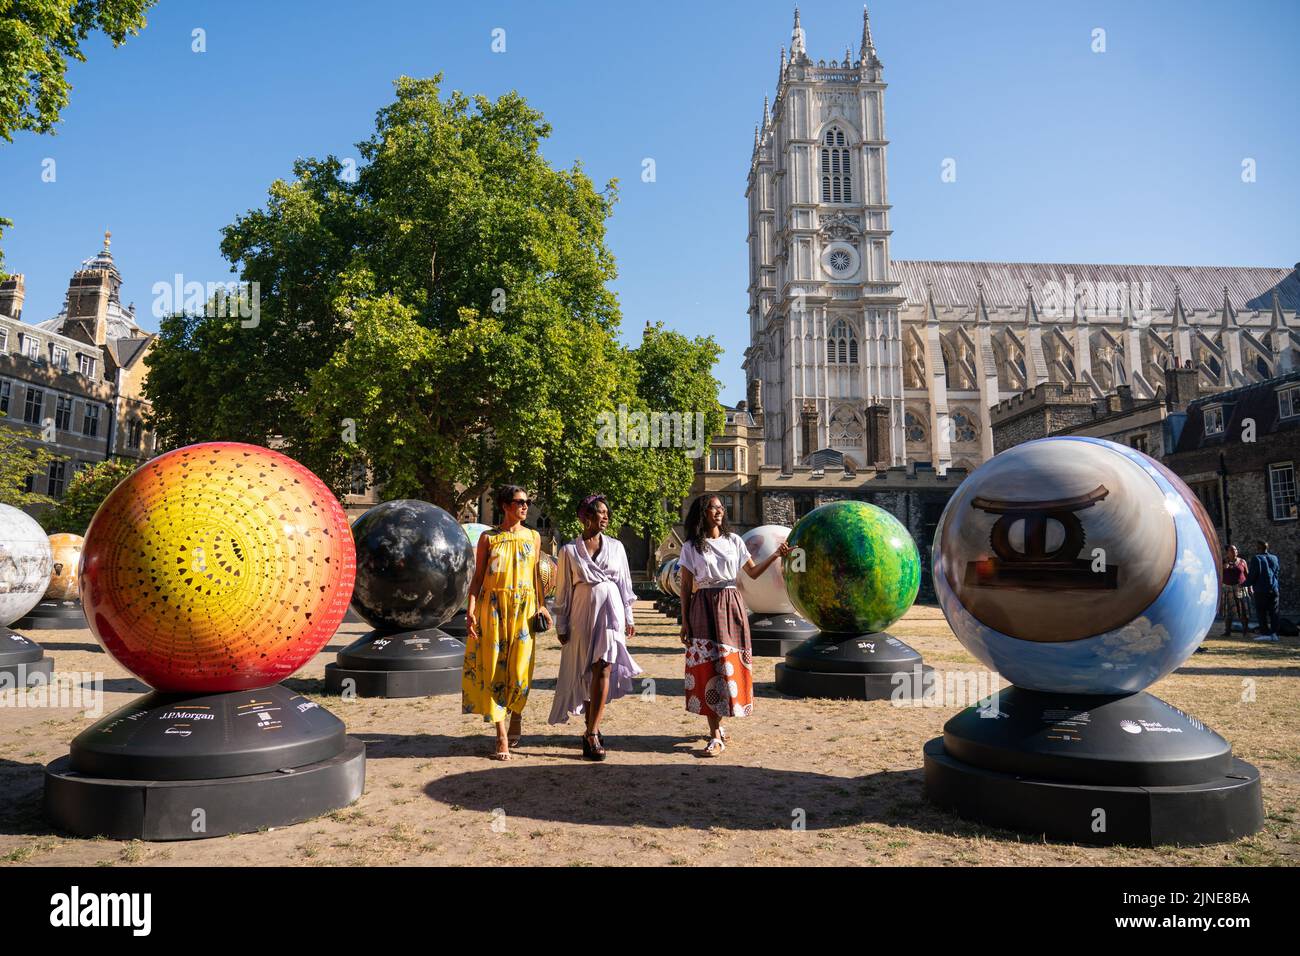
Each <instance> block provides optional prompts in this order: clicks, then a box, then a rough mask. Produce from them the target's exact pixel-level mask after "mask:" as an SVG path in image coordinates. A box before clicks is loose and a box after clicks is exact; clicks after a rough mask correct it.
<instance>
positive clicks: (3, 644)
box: [0, 504, 81, 689]
mask: <svg viewBox="0 0 1300 956" xmlns="http://www.w3.org/2000/svg"><path fill="white" fill-rule="evenodd" d="M53 566H54V558H53V554H52V552H51V548H50V539H49V537H48V536H47V535H46V534H45V531H44V530H43V529H42V528H41V526H40V525H39V524H38V523H37V522H36V519H35V518H33V517H32V516H31V515H29V514H27V513H26V512H25V511H20V510H19V509H17V508H15V507H14V506H13V505H6V504H0V689H6V688H18V687H30V686H32V685H34V684H37V683H40V682H42V681H46V680H48V679H49V676H50V674H51V672H52V671H53V670H54V661H53V659H52V658H48V657H46V656H45V652H44V651H43V650H42V649H41V647H40V645H39V644H37V643H36V642H35V641H32V640H30V639H28V638H26V637H24V636H23V635H22V634H18V633H16V632H15V631H11V630H9V629H8V627H6V626H5V625H8V624H13V625H14V627H17V628H20V629H22V630H26V629H27V628H26V625H27V624H28V623H29V621H28V617H27V615H28V614H29V613H30V612H31V610H32V608H34V607H35V606H36V605H37V604H38V603H40V600H41V597H42V595H44V594H45V591H46V589H47V588H48V587H49V583H50V576H51V573H52V571H53ZM18 621H21V622H22V623H21V624H19V623H15V622H18ZM73 626H74V627H80V626H81V625H80V624H77V625H73Z"/></svg>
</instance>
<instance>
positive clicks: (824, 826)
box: [0, 602, 1300, 866]
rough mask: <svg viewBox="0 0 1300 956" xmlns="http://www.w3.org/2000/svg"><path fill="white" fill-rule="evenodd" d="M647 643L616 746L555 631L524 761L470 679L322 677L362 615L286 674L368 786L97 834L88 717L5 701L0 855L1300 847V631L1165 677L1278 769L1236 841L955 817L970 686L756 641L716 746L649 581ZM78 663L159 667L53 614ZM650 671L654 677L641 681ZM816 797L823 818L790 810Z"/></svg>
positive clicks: (225, 861) (872, 860)
mask: <svg viewBox="0 0 1300 956" xmlns="http://www.w3.org/2000/svg"><path fill="white" fill-rule="evenodd" d="M638 613H639V620H640V621H641V625H642V626H641V629H640V631H639V633H638V634H637V636H636V638H635V639H634V640H633V641H632V648H633V655H634V656H635V657H636V659H637V661H638V662H639V663H640V664H641V666H642V668H643V669H644V670H645V672H646V675H645V676H646V677H649V678H653V679H654V682H653V693H650V690H651V688H650V685H645V692H644V693H642V694H641V695H639V696H635V697H631V698H627V699H624V700H622V701H619V702H617V703H615V704H613V705H611V707H610V709H609V713H608V717H607V719H606V721H605V726H604V731H605V735H606V738H607V740H608V744H609V748H610V757H609V759H608V761H606V762H605V763H603V764H591V763H587V762H584V761H583V760H582V759H581V749H580V743H579V737H578V734H579V732H580V729H579V725H578V723H577V722H576V721H575V722H571V723H570V724H569V725H567V726H564V727H549V726H547V725H546V723H545V719H546V715H547V713H548V712H549V710H550V705H551V696H552V688H553V687H554V675H555V673H556V671H557V668H558V663H559V648H558V645H557V644H556V642H555V641H554V638H553V636H552V637H551V638H550V639H544V640H543V645H544V646H543V648H542V651H541V653H540V657H539V659H538V662H537V672H536V677H537V681H536V686H535V689H534V691H533V695H532V699H531V700H530V702H529V707H528V711H527V713H526V714H525V722H524V734H525V735H524V740H523V744H522V746H521V747H520V749H519V751H518V752H517V754H516V756H515V758H514V759H513V760H512V761H510V762H509V763H495V762H492V761H489V760H488V759H486V754H487V753H488V752H489V750H490V746H491V744H490V739H489V736H488V732H487V730H486V729H485V727H484V725H483V724H482V723H481V722H480V721H479V720H478V719H477V718H473V717H465V716H462V715H461V713H460V700H459V697H451V696H444V697H436V698H427V699H418V700H357V701H353V702H344V701H340V700H338V699H336V698H328V697H324V696H321V695H320V690H321V676H322V673H323V668H324V666H325V664H326V663H327V662H329V661H330V660H332V659H333V656H334V653H335V652H336V651H338V650H339V649H340V648H341V647H342V646H344V645H345V644H347V643H349V642H350V641H351V640H352V639H353V637H354V636H355V635H357V634H359V633H361V632H362V631H363V630H364V627H363V626H361V625H350V624H345V625H344V627H343V629H342V630H341V631H340V632H339V635H338V637H336V638H335V640H334V641H333V642H331V644H330V646H329V647H328V648H326V649H325V651H323V652H322V653H321V654H320V655H318V656H317V657H316V659H315V660H314V661H312V663H311V664H309V665H308V666H307V667H305V668H303V670H302V671H300V672H299V673H298V675H297V676H296V677H295V678H294V679H292V680H291V681H289V682H288V683H289V684H290V686H293V687H294V688H295V689H298V690H300V691H302V692H305V693H307V694H309V695H311V696H313V697H315V698H316V699H318V700H319V701H320V702H321V703H322V704H324V705H325V706H327V707H329V708H330V709H331V710H332V711H333V712H334V713H336V714H338V715H339V716H340V717H342V718H343V719H344V720H345V721H346V722H347V725H348V730H349V732H350V733H351V734H353V735H354V736H356V737H359V738H361V739H362V740H364V741H365V742H366V745H367V754H368V761H367V778H366V790H365V794H364V795H363V796H362V797H361V799H360V800H359V801H358V802H357V803H356V804H354V805H353V806H351V807H347V808H345V809H342V810H339V811H336V812H335V813H332V814H329V815H328V816H326V817H322V818H319V819H315V820H311V821H308V822H305V823H301V824H298V825H296V826H292V827H287V828H282V829H276V830H272V831H268V832H263V833H251V834H244V835H238V836H230V837H221V838H215V839H209V840H198V841H192V842H185V843H165V844H163V843H154V844H146V843H140V842H130V843H123V842H117V841H112V840H103V839H97V840H84V839H77V838H71V837H68V836H65V835H63V834H61V833H59V832H57V831H55V830H53V829H52V828H51V827H50V826H49V825H48V824H47V823H46V822H45V821H44V820H43V819H42V817H41V811H40V801H41V767H42V765H44V764H45V763H48V762H49V761H51V760H53V759H55V758H56V757H59V756H61V755H63V754H64V753H66V751H67V746H68V741H70V740H71V739H72V737H73V736H75V735H76V734H77V733H78V732H79V731H80V730H82V729H83V728H84V727H85V726H87V720H86V718H85V717H83V716H82V714H81V713H80V712H79V711H77V710H73V709H70V708H68V709H49V708H46V709H32V708H19V707H15V706H14V701H13V698H12V695H10V697H9V699H7V700H4V701H3V704H4V706H0V863H3V864H6V865H45V866H121V865H144V866H147V865H151V864H168V865H187V864H198V865H204V866H213V865H253V864H258V865H268V864H271V865H274V864H299V865H313V866H347V865H353V864H360V865H385V866H387V865H398V864H456V865H490V864H501V863H528V864H541V865H564V866H591V865H602V864H642V865H670V866H692V865H714V866H744V865H750V864H775V865H804V866H806V865H843V864H902V865H925V866H944V865H954V864H964V865H987V864H998V865H1021V864H1030V865H1035V864H1048V865H1056V864H1062V865H1070V864H1087V865H1100V866H1113V865H1124V864H1134V865H1137V864H1145V865H1152V864H1154V865H1178V866H1184V865H1211V864H1228V865H1250V866H1254V865H1294V864H1296V863H1297V862H1300V830H1298V829H1297V827H1296V818H1297V816H1298V815H1300V738H1298V736H1297V731H1298V730H1300V650H1297V648H1295V647H1288V646H1286V645H1272V646H1268V645H1258V644H1251V643H1245V642H1242V641H1221V640H1211V641H1209V642H1208V644H1207V647H1208V648H1209V651H1208V653H1205V654H1197V655H1195V656H1193V657H1192V659H1191V660H1189V661H1188V662H1187V663H1186V665H1184V666H1183V667H1182V668H1181V669H1180V670H1178V671H1177V672H1176V673H1175V674H1172V675H1170V676H1169V677H1168V678H1166V679H1165V680H1163V681H1161V682H1160V683H1159V684H1157V685H1156V686H1155V687H1154V688H1152V690H1153V692H1154V693H1156V694H1157V695H1159V696H1160V697H1162V698H1164V699H1165V700H1167V701H1168V702H1169V703H1171V704H1173V705H1174V706H1176V707H1179V708H1181V709H1183V710H1186V711H1188V712H1189V713H1192V714H1193V715H1195V716H1196V717H1198V718H1199V719H1201V720H1202V721H1204V722H1205V723H1206V724H1207V725H1208V726H1210V727H1212V728H1214V729H1215V730H1217V731H1218V732H1219V733H1221V734H1223V735H1224V736H1225V737H1227V738H1228V739H1229V740H1230V741H1231V742H1232V744H1233V746H1234V748H1235V750H1236V753H1237V754H1238V755H1239V756H1241V757H1243V758H1244V759H1246V760H1248V761H1250V762H1251V763H1254V764H1255V765H1256V766H1257V767H1259V769H1260V771H1261V773H1262V775H1263V783H1264V806H1265V812H1266V815H1267V822H1266V825H1265V827H1264V829H1263V830H1262V831H1261V832H1260V833H1259V834H1257V835H1256V836H1254V837H1251V838H1249V839H1245V840H1241V841H1238V842H1237V843H1233V844H1229V845H1223V846H1210V847H1199V848H1185V849H1160V850H1143V849H1128V848H1111V849H1098V848H1089V847H1081V846H1071V845H1061V844H1052V843H1044V842H1042V841H1038V840H1034V839H1033V838H1030V837H1025V836H1022V835H1017V834H1015V833H1010V832H1007V831H1001V830H992V829H989V828H986V827H981V826H977V825H973V824H969V823H965V822H963V821H961V820H958V819H956V818H954V817H952V816H949V815H948V814H946V813H942V812H939V811H937V810H935V809H933V808H931V807H930V806H929V804H927V803H926V801H925V799H924V796H923V793H922V778H921V746H922V744H923V743H924V742H925V741H926V740H928V739H929V738H931V737H934V736H937V735H938V734H939V733H940V731H941V728H942V726H943V723H944V721H945V720H946V719H947V718H948V717H950V716H951V715H952V714H953V713H954V712H955V709H956V708H954V707H897V706H894V705H891V704H890V703H889V702H887V701H876V702H867V703H863V702H854V701H833V700H795V699H790V698H785V697H782V696H780V695H779V694H777V693H776V691H775V690H774V689H773V685H772V678H773V667H774V665H775V664H776V660H775V659H771V658H762V659H759V660H757V661H756V662H755V667H756V675H755V676H756V681H757V685H758V686H757V690H758V694H759V698H758V700H757V703H756V705H755V714H754V716H753V717H751V718H749V719H747V720H743V721H735V722H733V724H732V734H733V743H732V745H731V746H730V747H729V748H728V750H727V752H726V753H725V754H724V755H723V756H722V757H721V758H719V759H716V760H700V759H697V758H696V757H695V756H693V751H695V750H697V749H698V748H699V747H700V746H701V740H702V737H701V735H700V732H701V729H702V728H703V726H704V721H703V720H702V719H701V718H699V717H694V716H692V715H690V714H687V713H686V712H685V709H684V707H683V705H682V673H681V652H680V645H679V644H678V643H677V639H676V628H675V626H673V625H672V624H671V623H670V622H669V621H668V619H667V618H665V617H662V616H661V615H658V614H656V613H655V611H654V610H653V609H652V607H651V606H650V605H649V604H648V603H645V602H642V603H641V604H639V605H638ZM892 631H893V633H895V634H897V635H898V636H899V637H901V638H903V639H905V640H907V641H908V642H909V643H911V644H912V645H913V646H914V647H916V648H917V649H918V650H920V651H921V652H922V653H923V654H924V655H925V658H926V660H927V662H928V663H930V664H933V665H934V666H935V667H937V668H939V669H940V670H943V669H950V668H956V669H960V670H962V671H973V670H977V669H978V665H977V664H976V663H975V661H974V660H973V659H972V658H971V657H970V656H969V655H967V654H966V653H965V651H964V650H963V648H962V647H961V645H959V644H958V643H957V642H956V640H955V639H954V638H953V636H952V634H951V632H950V631H949V630H948V627H947V624H946V623H945V621H944V619H943V616H942V615H941V614H940V613H939V612H938V610H937V609H935V608H932V607H917V608H914V609H913V610H912V611H911V612H909V613H908V615H907V616H906V617H905V618H903V620H902V621H900V622H899V623H898V624H897V625H896V626H895V627H894V628H893V629H892ZM32 636H33V637H34V638H36V639H37V640H39V641H41V643H42V644H43V645H44V646H45V647H46V649H47V651H48V652H49V653H50V654H51V655H53V657H54V659H55V667H56V669H57V670H59V671H65V672H66V671H91V672H102V673H103V674H104V677H105V687H106V691H107V693H106V695H105V696H106V700H105V703H104V708H105V713H107V712H110V711H111V710H113V709H115V708H117V707H119V706H121V705H123V704H125V703H127V702H128V701H130V700H131V699H132V698H133V697H134V696H136V695H137V694H139V693H141V692H143V691H144V690H145V688H144V687H143V686H142V685H140V684H139V683H138V682H137V681H136V680H135V679H134V678H132V677H131V675H130V674H128V673H126V672H125V671H123V670H122V668H120V667H118V666H117V665H116V663H114V662H113V661H112V660H111V659H110V658H108V657H107V655H105V654H104V653H102V652H101V651H100V650H99V647H98V645H97V644H96V643H95V640H94V638H93V637H92V636H91V634H90V632H89V631H86V630H81V631H43V632H42V631H37V632H32ZM638 689H640V687H638ZM799 811H802V814H803V817H804V819H805V821H806V822H805V829H803V830H801V831H800V830H795V829H792V826H791V823H792V821H793V820H794V819H795V817H796V816H797V815H798V812H799Z"/></svg>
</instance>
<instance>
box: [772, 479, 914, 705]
mask: <svg viewBox="0 0 1300 956" xmlns="http://www.w3.org/2000/svg"><path fill="white" fill-rule="evenodd" d="M787 543H788V544H789V545H790V547H791V549H792V550H791V552H790V554H788V555H786V557H785V558H784V559H782V573H783V576H784V579H785V582H786V589H787V592H788V593H789V595H790V600H791V602H792V604H793V605H794V607H795V609H796V610H798V611H799V612H800V613H801V614H802V615H803V616H804V617H805V618H807V619H808V620H809V621H810V622H811V623H812V624H814V625H815V626H817V627H818V628H820V630H819V631H818V632H817V633H814V634H812V635H811V636H810V637H808V638H807V640H805V641H804V642H803V643H801V644H799V645H798V646H796V647H794V648H793V649H791V650H789V651H788V652H787V653H786V655H785V661H784V663H781V664H777V665H776V689H777V690H779V691H780V692H781V693H783V694H789V695H790V696H792V697H843V698H852V699H856V700H904V699H912V698H915V697H920V696H921V695H922V693H923V692H924V684H925V682H926V674H927V673H928V672H929V670H930V669H929V668H928V667H927V666H926V665H925V664H924V663H923V662H922V660H921V655H920V654H918V653H917V652H916V651H915V650H913V649H912V648H911V647H908V646H907V644H905V643H904V642H903V641H901V640H899V639H898V638H896V637H894V636H892V635H890V634H888V633H887V632H886V631H885V628H887V627H889V625H891V624H893V623H894V622H895V621H896V620H898V619H899V618H900V617H902V616H903V614H904V613H906V611H907V609H908V608H909V607H911V606H912V602H913V601H914V600H915V599H916V592H917V590H918V588H919V586H920V579H921V559H920V555H919V554H918V553H917V550H916V544H915V542H913V541H912V536H911V535H910V534H908V532H907V529H906V528H905V527H903V525H902V523H901V522H900V521H899V520H898V519H897V518H895V517H894V516H893V515H892V514H890V513H889V512H887V511H885V510H884V509H883V508H878V507H876V506H875V505H872V504H868V503H866V502H862V501H835V502H831V503H829V504H825V505H822V506H821V507H818V508H814V509H813V510H812V511H810V512H809V513H808V514H807V515H805V516H804V517H803V518H801V519H800V520H799V522H798V523H797V524H796V525H795V527H794V530H793V531H792V532H791V533H790V536H789V539H788V540H787ZM751 634H752V629H751Z"/></svg>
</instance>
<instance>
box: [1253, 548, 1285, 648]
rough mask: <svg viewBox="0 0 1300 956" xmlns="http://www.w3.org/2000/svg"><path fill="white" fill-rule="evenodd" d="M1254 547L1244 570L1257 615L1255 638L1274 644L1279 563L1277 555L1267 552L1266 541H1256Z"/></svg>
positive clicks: (1275, 640) (1275, 638) (1275, 639)
mask: <svg viewBox="0 0 1300 956" xmlns="http://www.w3.org/2000/svg"><path fill="white" fill-rule="evenodd" d="M1255 548H1256V553H1255V555H1254V556H1253V557H1252V558H1251V559H1250V564H1249V566H1248V570H1247V572H1246V586H1247V587H1249V588H1250V593H1251V594H1252V595H1253V596H1254V598H1255V611H1256V613H1257V614H1258V615H1259V624H1258V630H1259V636H1257V637H1256V638H1255V640H1257V641H1265V642H1267V643H1269V644H1276V643H1277V609H1278V604H1279V598H1280V595H1279V594H1278V590H1279V585H1278V571H1279V570H1280V564H1279V562H1278V560H1277V555H1275V554H1272V553H1270V552H1269V550H1268V542H1267V541H1257V542H1256V543H1255Z"/></svg>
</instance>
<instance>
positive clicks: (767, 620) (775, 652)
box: [749, 613, 817, 657]
mask: <svg viewBox="0 0 1300 956" xmlns="http://www.w3.org/2000/svg"><path fill="white" fill-rule="evenodd" d="M816 633H817V625H815V624H813V623H812V622H811V621H809V620H807V619H806V618H803V617H800V616H799V615H798V614H793V613H791V614H751V615H749V641H750V645H751V647H752V649H753V652H754V656H755V657H785V655H787V654H789V653H790V652H791V651H792V650H794V649H795V648H796V647H798V646H799V645H800V644H802V643H803V642H804V641H806V640H808V639H809V638H810V637H812V636H813V635H814V634H816Z"/></svg>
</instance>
